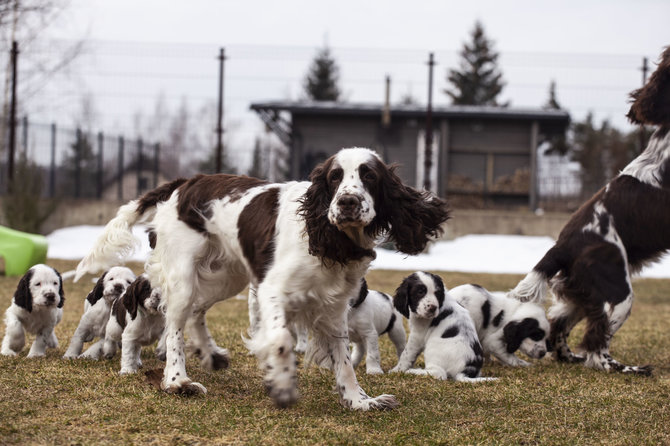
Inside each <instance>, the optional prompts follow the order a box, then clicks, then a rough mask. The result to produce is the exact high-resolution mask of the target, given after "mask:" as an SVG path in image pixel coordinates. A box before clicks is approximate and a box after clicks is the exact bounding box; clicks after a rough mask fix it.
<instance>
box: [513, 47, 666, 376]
mask: <svg viewBox="0 0 670 446" xmlns="http://www.w3.org/2000/svg"><path fill="white" fill-rule="evenodd" d="M631 96H632V98H633V105H632V107H631V109H630V111H629V112H628V118H629V119H630V120H631V121H632V122H634V123H637V124H647V125H656V126H658V129H657V130H656V131H655V132H654V134H653V135H652V136H651V138H650V140H649V144H648V146H647V148H646V149H645V150H644V151H643V152H642V154H641V155H640V156H638V157H637V158H635V159H634V160H633V161H632V162H631V163H630V164H628V166H626V167H625V168H624V169H623V170H622V171H621V173H620V174H619V175H618V176H617V177H616V178H614V179H613V180H612V181H610V182H609V184H607V185H606V186H605V187H604V188H602V189H601V190H600V191H599V192H598V193H596V194H595V195H594V196H593V197H592V198H591V199H590V200H589V201H587V202H586V203H585V204H584V205H582V207H581V208H579V209H578V210H577V212H575V213H574V214H573V215H572V217H571V218H570V220H569V221H568V223H567V224H566V225H565V227H564V228H563V230H562V231H561V233H560V235H559V237H558V240H557V241H556V244H555V245H554V246H553V247H552V248H551V249H550V250H549V251H547V253H546V254H545V255H544V257H543V258H542V259H541V260H540V261H539V262H538V264H537V265H535V267H534V268H533V270H532V271H531V272H530V273H529V274H528V275H527V276H526V277H525V278H524V279H523V280H522V281H521V282H520V283H519V284H518V285H517V286H516V288H514V290H512V291H511V292H510V293H511V296H512V297H515V298H517V299H519V300H522V301H535V302H542V301H543V300H544V298H545V296H546V295H547V294H548V285H550V286H551V288H552V291H553V293H554V295H555V297H556V302H555V303H554V305H553V306H552V307H551V308H550V309H549V320H550V322H551V331H550V335H549V341H550V343H551V344H552V345H553V348H554V357H555V358H556V359H557V360H559V361H565V362H580V363H584V365H586V366H587V367H592V368H595V369H599V370H605V371H617V372H622V373H634V374H640V375H650V374H651V367H650V366H630V365H624V364H622V363H620V362H619V361H617V360H615V359H614V358H612V357H611V356H610V353H609V348H610V341H611V340H612V337H613V336H614V334H615V333H616V332H617V330H619V328H621V326H622V325H623V323H624V322H625V321H626V319H628V316H629V315H630V312H631V308H632V306H633V287H632V284H631V274H634V273H635V272H637V271H639V270H640V269H641V268H642V267H644V266H645V265H646V264H648V263H651V262H654V261H656V260H658V258H659V257H660V256H661V255H662V254H663V253H664V252H667V251H668V250H669V249H670V231H669V230H668V228H670V47H668V48H666V50H665V51H664V53H663V55H662V56H661V62H660V63H659V66H658V68H657V70H656V71H655V72H654V74H653V75H652V76H651V78H650V79H649V82H647V84H646V85H645V86H644V87H642V88H641V89H639V90H636V91H635V92H633V93H632V95H631ZM584 318H586V331H585V333H584V338H583V340H582V343H581V345H580V349H581V350H583V351H584V354H583V355H581V354H579V355H578V354H575V353H573V352H571V351H570V348H569V347H568V343H567V339H568V336H569V335H570V331H571V330H572V328H573V327H574V326H575V325H576V324H577V323H578V322H579V321H580V320H582V319H584Z"/></svg>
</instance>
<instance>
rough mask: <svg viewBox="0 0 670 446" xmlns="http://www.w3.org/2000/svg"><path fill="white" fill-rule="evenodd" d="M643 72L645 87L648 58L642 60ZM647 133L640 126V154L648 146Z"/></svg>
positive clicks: (642, 126)
mask: <svg viewBox="0 0 670 446" xmlns="http://www.w3.org/2000/svg"><path fill="white" fill-rule="evenodd" d="M640 70H642V86H643V87H644V84H646V83H647V71H648V70H649V64H648V60H647V58H646V57H643V58H642V67H641V68H640ZM646 133H647V131H646V129H645V128H644V124H640V134H639V138H640V139H639V140H640V153H642V152H643V151H644V148H645V147H646V145H647V135H646Z"/></svg>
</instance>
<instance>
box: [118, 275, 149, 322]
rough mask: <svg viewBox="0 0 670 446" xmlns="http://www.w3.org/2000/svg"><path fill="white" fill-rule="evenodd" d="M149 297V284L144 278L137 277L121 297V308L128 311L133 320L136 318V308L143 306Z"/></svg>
mask: <svg viewBox="0 0 670 446" xmlns="http://www.w3.org/2000/svg"><path fill="white" fill-rule="evenodd" d="M150 295H151V283H149V281H148V280H147V279H146V278H145V277H142V276H140V277H138V278H137V279H135V280H134V281H133V283H131V284H130V286H128V289H127V290H126V292H125V293H124V295H123V307H125V309H126V310H128V313H129V314H130V319H133V320H134V319H135V318H136V317H137V307H138V306H143V304H144V301H145V300H146V298H147V297H149V296H150ZM122 326H125V325H122Z"/></svg>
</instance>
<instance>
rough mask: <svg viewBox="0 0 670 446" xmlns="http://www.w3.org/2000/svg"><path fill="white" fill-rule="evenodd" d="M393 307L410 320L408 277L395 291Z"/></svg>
mask: <svg viewBox="0 0 670 446" xmlns="http://www.w3.org/2000/svg"><path fill="white" fill-rule="evenodd" d="M393 306H394V307H395V308H396V310H398V311H399V312H400V314H402V315H403V316H405V317H406V318H407V319H409V280H408V277H405V279H404V280H403V281H402V283H401V284H400V286H399V287H398V288H397V289H396V290H395V296H393Z"/></svg>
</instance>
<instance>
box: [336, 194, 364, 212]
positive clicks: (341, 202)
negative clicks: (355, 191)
mask: <svg viewBox="0 0 670 446" xmlns="http://www.w3.org/2000/svg"><path fill="white" fill-rule="evenodd" d="M337 205H338V206H339V207H340V209H342V210H343V211H354V210H356V209H357V208H358V207H359V206H360V205H361V200H360V199H359V198H358V197H357V196H356V195H351V194H344V195H342V196H341V197H340V198H339V199H338V200H337Z"/></svg>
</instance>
